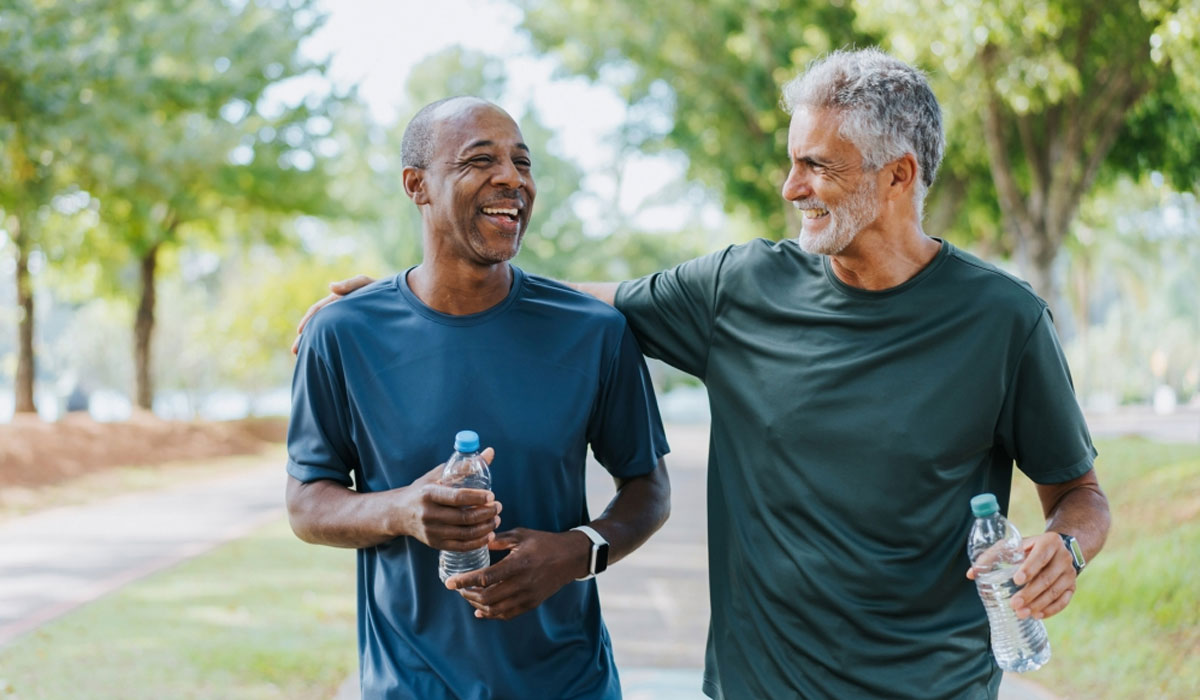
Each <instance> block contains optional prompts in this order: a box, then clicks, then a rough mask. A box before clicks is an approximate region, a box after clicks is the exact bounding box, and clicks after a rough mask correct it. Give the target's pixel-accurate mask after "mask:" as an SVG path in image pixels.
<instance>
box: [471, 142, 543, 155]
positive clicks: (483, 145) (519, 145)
mask: <svg viewBox="0 0 1200 700" xmlns="http://www.w3.org/2000/svg"><path fill="white" fill-rule="evenodd" d="M495 145H496V142H495V141H489V140H488V139H481V140H479V141H476V142H475V143H472V144H471V145H469V146H467V147H466V148H464V149H463V150H464V151H473V150H475V149H476V148H487V147H488V146H495ZM517 148H519V149H521V150H522V151H525V152H526V153H529V146H526V145H525V144H524V143H523V142H520V141H518V142H517Z"/></svg>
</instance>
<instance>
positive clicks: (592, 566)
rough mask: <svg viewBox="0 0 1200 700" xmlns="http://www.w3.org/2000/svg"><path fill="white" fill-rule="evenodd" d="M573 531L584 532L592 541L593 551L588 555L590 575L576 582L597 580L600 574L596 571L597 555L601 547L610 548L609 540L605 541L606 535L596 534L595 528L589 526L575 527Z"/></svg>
mask: <svg viewBox="0 0 1200 700" xmlns="http://www.w3.org/2000/svg"><path fill="white" fill-rule="evenodd" d="M571 529H572V530H575V531H577V532H582V533H583V534H585V535H587V538H588V539H589V540H591V541H592V550H591V552H590V553H589V554H588V575H587V576H584V577H583V578H577V579H575V580H576V581H588V580H590V579H593V578H596V574H597V573H598V572H597V571H596V555H597V553H598V552H599V550H600V548H601V547H607V546H608V540H606V539H604V535H601V534H600V533H599V532H596V530H595V529H594V528H592V527H589V526H587V525H580V526H578V527H573V528H571Z"/></svg>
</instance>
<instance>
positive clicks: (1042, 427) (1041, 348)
mask: <svg viewBox="0 0 1200 700" xmlns="http://www.w3.org/2000/svg"><path fill="white" fill-rule="evenodd" d="M998 433H999V439H1000V440H1001V442H1002V444H1003V445H1004V446H1005V448H1006V449H1007V450H1008V452H1009V454H1010V455H1012V457H1013V459H1014V460H1015V461H1016V463H1017V467H1018V468H1019V469H1020V470H1021V471H1023V472H1025V474H1026V475H1027V476H1029V478H1030V479H1032V480H1033V481H1035V482H1037V483H1039V484H1057V483H1062V482H1064V481H1070V480H1071V479H1075V478H1077V477H1080V476H1083V475H1084V474H1086V473H1087V472H1088V471H1089V470H1091V468H1092V465H1093V463H1094V462H1095V458H1096V448H1095V447H1094V446H1093V445H1092V438H1091V435H1090V434H1089V432H1088V427H1087V422H1086V421H1085V419H1084V417H1083V411H1082V410H1081V409H1080V408H1079V402H1078V401H1077V400H1076V398H1075V389H1074V386H1073V385H1072V382H1071V373H1070V370H1069V369H1068V368H1067V359H1066V357H1065V356H1064V355H1063V351H1062V347H1061V346H1060V345H1059V343H1058V335H1057V333H1055V331H1054V322H1053V320H1052V319H1051V316H1050V311H1049V309H1043V310H1042V314H1041V317H1040V318H1039V319H1038V321H1037V324H1036V325H1035V326H1034V329H1033V331H1032V333H1031V334H1030V336H1029V338H1028V340H1027V341H1026V342H1025V348H1024V350H1023V351H1022V353H1021V357H1020V361H1019V363H1018V364H1017V367H1016V370H1015V373H1014V375H1013V377H1012V380H1011V382H1010V385H1009V390H1008V393H1007V395H1006V396H1005V400H1004V406H1003V408H1002V409H1001V413H1000V422H999V424H998Z"/></svg>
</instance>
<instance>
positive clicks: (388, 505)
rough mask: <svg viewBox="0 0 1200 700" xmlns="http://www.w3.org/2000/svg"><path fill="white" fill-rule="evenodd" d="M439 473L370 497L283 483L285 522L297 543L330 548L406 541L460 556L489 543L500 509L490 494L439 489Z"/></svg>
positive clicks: (329, 484) (321, 485) (326, 485)
mask: <svg viewBox="0 0 1200 700" xmlns="http://www.w3.org/2000/svg"><path fill="white" fill-rule="evenodd" d="M492 455H493V452H492V449H491V448H488V449H487V450H484V452H483V457H484V459H485V460H487V461H488V462H489V463H490V462H491V460H492ZM441 473H442V465H438V466H437V467H434V468H433V469H432V470H430V471H429V472H428V473H426V474H425V475H424V476H422V477H421V478H420V479H417V480H416V481H414V482H413V483H412V484H410V485H408V486H405V487H401V488H398V489H391V490H388V491H379V492H376V493H359V492H357V491H352V490H350V489H348V488H346V487H345V486H342V485H341V484H339V483H337V482H334V481H330V480H326V479H320V480H317V481H312V482H308V483H304V482H301V481H299V480H298V479H296V478H295V477H288V484H287V508H288V519H289V520H290V521H291V525H292V530H293V531H294V532H295V533H296V535H297V536H298V537H299V538H300V539H302V540H304V541H305V542H311V543H313V544H325V545H330V546H334V547H352V548H363V547H373V546H375V545H378V544H383V543H384V542H388V541H391V540H393V539H395V538H397V537H404V536H408V537H414V538H416V539H417V540H419V541H421V542H423V543H425V544H427V545H429V546H430V547H433V548H434V549H443V550H451V551H457V552H466V551H470V550H472V549H477V548H479V547H482V546H484V545H486V544H488V543H489V542H491V541H492V539H493V538H494V537H495V535H494V533H493V531H494V530H495V529H496V528H497V527H498V526H499V525H500V517H499V515H500V510H501V506H500V503H499V502H498V501H496V500H495V499H494V497H493V496H492V492H491V491H484V490H481V489H456V488H452V487H448V486H443V485H441V484H440V483H438V478H439V477H440V476H441Z"/></svg>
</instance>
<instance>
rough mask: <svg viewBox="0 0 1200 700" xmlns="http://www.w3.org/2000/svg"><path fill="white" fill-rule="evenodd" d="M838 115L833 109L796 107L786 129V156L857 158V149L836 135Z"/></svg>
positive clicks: (839, 119) (839, 116)
mask: <svg viewBox="0 0 1200 700" xmlns="http://www.w3.org/2000/svg"><path fill="white" fill-rule="evenodd" d="M840 125H841V115H840V114H839V113H838V112H837V111H836V110H832V109H818V108H808V107H799V108H797V109H796V111H795V112H793V113H792V123H791V125H789V126H788V152H789V153H790V154H791V155H792V156H795V157H806V156H810V155H814V154H817V155H825V156H827V157H832V156H841V157H851V156H860V155H861V154H859V152H858V148H857V147H856V146H855V145H854V144H853V143H851V142H850V141H849V140H847V139H845V138H843V137H842V135H841V134H839V133H838V127H839V126H840Z"/></svg>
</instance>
